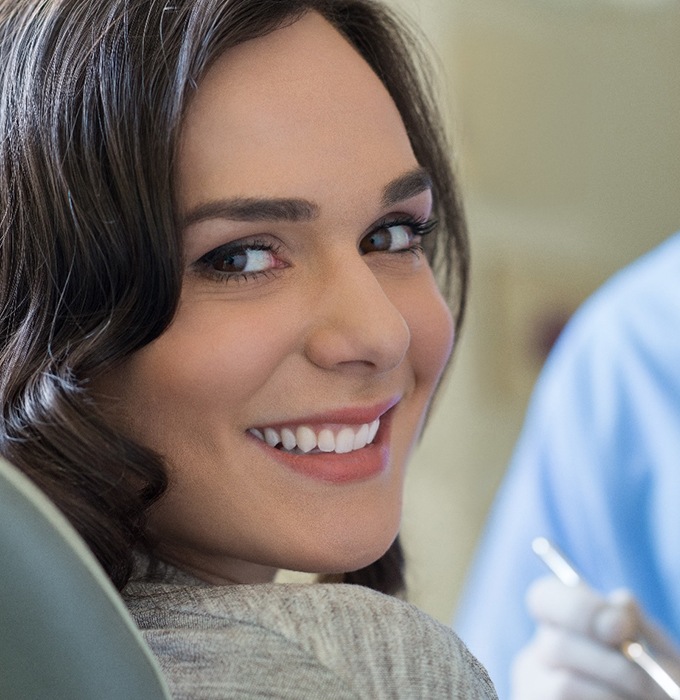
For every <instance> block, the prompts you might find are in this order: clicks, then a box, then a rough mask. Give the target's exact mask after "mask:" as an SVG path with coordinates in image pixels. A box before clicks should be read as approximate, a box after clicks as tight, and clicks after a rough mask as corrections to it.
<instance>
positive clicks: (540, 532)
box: [454, 233, 680, 700]
mask: <svg viewBox="0 0 680 700" xmlns="http://www.w3.org/2000/svg"><path fill="white" fill-rule="evenodd" d="M537 536H544V537H547V538H549V539H551V540H552V541H553V542H554V543H555V544H556V545H557V546H558V547H559V548H560V549H561V550H562V551H563V552H564V553H565V554H566V555H567V557H568V558H569V559H570V560H571V561H572V562H573V564H574V565H575V568H576V569H577V570H579V571H580V572H581V573H582V575H583V578H584V580H585V581H588V582H589V584H590V586H591V589H590V590H592V591H597V592H599V594H600V595H598V596H597V597H598V599H599V600H601V601H603V605H604V604H606V603H608V602H611V599H610V598H607V597H606V596H607V595H608V594H610V592H611V591H613V590H615V589H621V588H625V589H627V590H628V591H629V592H630V594H632V600H630V599H629V600H628V602H627V603H626V605H628V606H629V609H631V610H634V611H640V612H635V613H634V614H635V615H638V618H639V620H641V621H642V622H641V624H643V623H644V624H645V625H646V624H647V622H648V621H652V620H653V621H655V622H656V623H658V624H660V625H661V627H662V628H663V629H664V630H665V632H666V634H667V635H668V636H669V638H670V639H671V640H674V641H675V642H676V643H678V642H680V233H679V234H676V235H675V236H673V237H671V238H669V239H668V240H666V241H665V242H664V243H663V244H661V245H660V246H659V247H657V248H656V249H654V250H653V251H651V252H650V253H647V254H646V255H645V256H643V257H642V258H640V259H639V260H637V261H636V262H634V263H633V264H632V265H630V266H629V267H627V268H625V269H624V270H622V271H621V272H619V273H618V274H616V275H615V276H614V277H613V278H612V279H611V280H609V281H608V282H607V283H606V284H605V285H604V286H603V287H602V288H601V289H600V290H599V291H598V292H596V293H595V294H594V295H593V296H592V297H591V298H590V299H589V300H588V301H587V302H586V303H585V304H584V305H583V306H582V307H581V308H580V309H579V311H578V312H577V313H576V314H575V315H574V317H573V318H572V320H571V321H570V322H569V323H568V324H567V327H566V328H565V330H564V331H563V333H562V335H561V337H560V339H559V340H558V342H557V344H556V346H555V348H554V349H553V351H552V352H551V355H550V357H549V358H548V361H547V363H546V366H545V367H544V369H543V372H542V374H541V377H540V379H539V381H538V383H537V386H536V388H535V391H534V394H533V397H532V400H531V403H530V406H529V411H528V413H527V416H526V421H525V425H524V428H523V431H522V434H521V436H520V439H519V442H518V444H517V447H516V449H515V453H514V455H513V458H512V461H511V464H510V468H509V470H508V473H507V475H506V477H505V480H504V482H503V484H502V486H501V489H500V491H499V494H498V496H497V499H496V502H495V504H494V506H493V508H492V512H491V516H490V519H489V522H488V523H487V526H486V531H485V533H484V535H483V538H482V540H481V545H480V548H479V551H478V552H477V555H476V558H475V561H474V563H473V566H472V569H471V572H470V575H469V578H468V581H467V584H466V587H465V590H464V593H463V596H462V598H461V602H460V605H459V608H458V611H457V615H456V618H455V621H454V627H455V629H456V631H457V632H458V634H459V635H460V636H461V637H462V639H463V640H464V641H465V642H466V643H467V644H468V645H469V647H470V649H471V650H472V652H473V653H474V654H475V655H477V656H478V658H479V659H480V660H481V661H482V663H483V664H484V665H485V666H486V667H487V669H488V670H489V673H490V675H491V677H492V679H493V680H494V682H495V684H496V687H497V690H498V696H499V698H500V699H501V700H507V699H508V698H510V697H514V698H516V700H525V698H526V697H528V695H524V696H523V697H520V696H519V695H517V689H515V691H516V692H515V694H514V695H513V694H512V693H511V689H510V688H511V681H510V677H511V667H512V664H513V660H515V659H517V655H518V653H519V652H520V650H523V652H522V654H523V662H522V664H520V665H519V666H520V670H519V671H518V669H517V667H516V669H515V675H518V674H519V675H520V677H524V678H526V675H527V674H531V673H533V675H534V677H535V678H539V676H540V675H541V673H544V672H545V671H546V665H549V664H548V662H547V661H546V659H547V658H548V657H549V656H550V654H549V653H547V652H546V653H534V654H529V655H528V656H530V657H531V660H530V662H527V649H534V650H535V648H536V645H537V644H538V645H539V646H540V644H541V643H546V642H545V640H544V636H545V635H544V636H543V637H541V636H540V634H539V633H541V632H545V630H546V629H549V630H551V631H554V630H555V629H556V628H557V629H558V630H560V631H561V632H564V637H565V638H564V639H562V641H561V643H566V642H565V639H566V637H567V636H568V637H569V641H570V642H575V643H578V642H581V641H583V642H584V643H585V642H586V641H587V642H588V643H591V642H594V643H595V644H596V645H598V644H601V643H602V644H604V642H602V640H597V639H593V638H594V637H595V636H596V635H594V633H593V632H592V629H589V627H588V621H587V620H585V618H586V617H588V615H589V614H591V613H592V610H590V611H589V612H588V611H586V610H585V608H583V607H579V605H581V603H580V602H579V601H578V600H575V599H574V596H577V595H579V594H578V593H575V592H572V591H569V590H567V589H566V587H563V589H562V590H561V591H559V590H558V591H555V590H553V591H552V592H551V593H549V594H546V595H543V594H542V593H541V591H542V590H543V589H542V588H541V587H545V586H546V585H548V586H549V585H553V586H554V585H556V583H555V582H553V584H549V583H546V582H545V581H544V582H543V583H540V584H538V589H539V591H538V593H537V592H536V591H535V590H534V591H533V592H532V594H530V596H529V598H530V605H533V608H532V612H533V617H532V615H531V614H530V613H529V611H528V610H527V605H526V598H527V591H528V590H529V589H530V586H531V585H532V582H534V580H535V579H537V578H539V577H542V576H545V574H546V568H545V566H544V565H543V563H542V562H541V561H540V560H539V559H538V558H537V557H536V556H535V555H534V553H533V552H532V548H531V543H532V540H533V539H534V538H535V537H537ZM543 593H545V590H543ZM532 596H533V597H534V598H535V599H540V601H539V602H538V603H536V600H534V601H533V603H532V601H531V597H532ZM546 596H547V597H546ZM551 596H552V606H553V607H555V606H557V607H560V606H564V610H567V607H568V606H569V605H571V606H572V608H571V610H572V611H576V612H574V613H573V614H572V613H571V612H570V613H569V616H571V617H572V618H573V617H574V616H577V617H578V615H581V616H582V617H583V618H584V619H583V620H581V621H580V622H579V623H578V624H576V623H575V625H576V627H578V626H579V624H581V623H583V625H582V627H583V628H582V629H576V630H574V629H568V628H569V624H567V623H564V620H562V621H555V620H546V617H545V609H546V608H545V601H546V600H548V601H550V600H551ZM600 596H601V597H600ZM624 597H625V596H624ZM629 598H630V596H629ZM541 601H542V602H541ZM632 601H635V603H633V602H632ZM548 608H550V604H548ZM564 610H563V611H562V612H564ZM560 614H561V613H560ZM584 616H585V617H584ZM548 617H549V615H548ZM564 617H567V615H566V613H565V615H564ZM537 620H538V631H537ZM584 620H585V622H584ZM591 622H592V621H591ZM547 623H549V624H547ZM563 623H564V626H563V627H561V626H560V625H563ZM590 626H591V627H592V626H593V625H590ZM574 635H576V636H575V637H574ZM579 635H581V636H579ZM588 636H590V638H589V639H587V640H586V639H585V637H588ZM551 643H552V644H553V646H554V645H555V644H557V643H560V642H555V640H553V641H552V642H551ZM605 646H606V644H605ZM560 648H561V650H562V652H564V648H563V647H560ZM579 649H580V650H581V651H584V650H585V649H587V646H584V647H579ZM543 651H544V652H545V649H544V650H543ZM552 651H553V652H554V649H553V650H552ZM591 651H592V650H591ZM556 656H557V660H555V658H553V660H552V662H551V663H554V664H555V667H556V668H557V671H559V672H561V674H562V675H561V679H562V682H561V687H562V691H561V692H562V695H558V694H555V695H554V697H564V698H566V697H572V696H573V697H575V698H576V697H589V698H590V697H598V698H600V697H601V698H609V697H612V698H613V697H640V698H641V700H642V698H644V699H645V700H649V698H650V697H652V696H651V695H644V694H643V695H638V694H636V693H637V692H642V693H644V692H648V693H649V692H651V691H648V690H647V691H645V690H640V691H632V690H631V688H633V687H634V686H635V683H633V682H630V683H628V685H627V686H626V688H627V692H628V694H626V695H617V694H616V693H615V691H613V690H611V689H609V690H611V694H606V693H605V694H600V695H596V694H592V695H586V694H585V691H583V694H581V695H578V694H572V695H571V696H570V695H568V694H566V693H565V692H564V685H565V683H564V678H565V676H568V677H569V678H570V679H571V680H572V681H573V680H574V678H576V679H577V680H578V681H579V682H582V681H584V676H585V677H587V678H586V681H587V683H590V681H593V684H594V687H597V688H598V689H599V690H602V688H603V687H605V688H606V687H607V683H608V682H609V681H608V680H607V677H609V678H610V679H611V678H612V677H616V678H618V679H622V680H623V681H624V682H627V681H626V678H625V674H626V673H629V672H630V673H636V672H638V671H639V669H634V671H631V668H630V667H632V664H630V662H627V661H626V660H625V659H623V657H622V656H621V655H620V654H619V653H618V652H616V654H615V658H616V660H617V663H618V662H619V661H620V660H621V659H623V661H624V665H623V666H622V667H617V668H616V669H612V668H609V667H608V662H605V661H603V662H602V663H601V664H600V665H599V668H597V669H595V670H593V669H590V670H589V671H588V670H584V669H582V668H580V667H579V664H578V663H577V662H575V661H573V659H572V660H571V661H570V662H569V663H570V664H571V666H570V667H569V668H567V669H566V670H565V668H560V666H561V665H562V666H563V665H567V661H564V662H563V661H561V660H560V659H563V658H565V657H566V656H568V654H565V653H562V654H557V655H556ZM577 656H578V654H577ZM553 657H555V654H554V653H553ZM527 663H528V664H529V665H528V666H527ZM531 664H534V665H533V667H532V666H531ZM553 670H554V669H553ZM600 671H601V674H600ZM589 674H592V676H594V678H593V677H591V676H590V675H589ZM600 675H601V676H602V677H599V676H600ZM520 681H521V678H520ZM624 684H625V683H624ZM520 685H521V683H520ZM556 685H560V684H556ZM546 687H547V686H546ZM570 687H575V686H574V685H573V684H572V686H570ZM541 692H542V693H543V694H542V695H541V696H540V697H543V698H545V700H548V698H549V697H551V695H550V693H549V692H548V690H546V688H543V690H542V691H541ZM589 692H590V691H589ZM608 692H609V691H608Z"/></svg>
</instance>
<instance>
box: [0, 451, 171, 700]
mask: <svg viewBox="0 0 680 700" xmlns="http://www.w3.org/2000/svg"><path fill="white" fill-rule="evenodd" d="M169 697H170V693H169V692H168V690H167V686H166V685H165V681H164V680H163V678H162V675H161V672H160V670H159V668H158V666H157V664H156V661H155V659H154V657H153V655H152V654H151V651H150V650H149V649H148V647H147V646H146V643H145V642H144V640H143V638H142V636H141V634H140V632H139V631H138V630H137V628H136V627H135V624H134V622H133V621H132V618H131V617H130V615H129V613H128V612H127V610H126V608H125V605H124V604H123V602H122V599H121V598H120V596H119V594H118V592H117V591H116V590H115V588H114V587H113V585H112V584H111V582H110V580H109V579H108V577H107V576H106V574H105V573H104V571H103V569H102V568H101V566H100V565H99V563H98V562H97V561H96V559H95V558H94V556H93V555H92V553H91V552H90V550H89V549H88V547H87V545H86V544H85V542H84V541H83V540H82V538H81V537H80V536H79V535H78V533H77V532H76V531H75V530H74V529H73V527H72V526H71V525H70V524H69V523H68V521H67V520H66V518H64V516H63V515H62V514H61V513H60V512H59V511H58V510H57V508H56V507H55V506H54V505H53V504H52V502H51V501H50V500H49V499H48V498H47V497H46V496H45V495H44V494H43V493H42V491H40V489H38V488H37V487H36V486H35V485H34V484H33V482H32V481H30V480H29V479H28V478H27V477H26V476H24V475H23V474H22V473H21V472H20V471H19V470H18V469H16V468H15V467H13V466H12V465H10V464H8V463H7V462H6V461H4V460H2V459H0V698H8V699H9V698H11V699H12V700H38V699H40V700H46V699H47V698H68V699H69V700H137V699H139V700H156V699H158V700H161V699H165V700H167V699H168V698H169Z"/></svg>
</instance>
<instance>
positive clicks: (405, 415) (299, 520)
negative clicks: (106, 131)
mask: <svg viewBox="0 0 680 700" xmlns="http://www.w3.org/2000/svg"><path fill="white" fill-rule="evenodd" d="M417 168H418V163H417V161H416V159H415V156H414V155H413V152H412V149H411V146H410V143H409V140H408V138H407V134H406V131H405V129H404V126H403V124H402V121H401V118H400V115H399V113H398V111H397V109H396V107H395V106H394V104H393V102H392V100H391V98H390V97H389V94H388V93H387V91H386V90H385V89H384V87H383V86H382V84H381V83H380V81H379V80H378V78H377V77H376V76H375V75H374V74H373V73H372V71H371V70H370V68H369V67H368V65H367V64H366V63H365V62H364V61H363V59H362V58H361V57H360V56H359V55H358V54H357V53H356V52H355V51H354V49H353V48H352V47H351V46H350V45H349V44H348V43H347V42H346V41H345V40H344V39H343V38H342V37H341V35H340V34H339V33H337V32H336V31H335V29H333V28H332V26H331V25H330V24H328V23H327V22H326V21H325V20H324V19H322V18H321V17H320V16H318V15H316V14H313V13H310V14H307V15H305V16H304V17H303V18H302V19H300V20H298V21H297V22H296V23H294V24H293V25H291V26H288V27H285V28H282V29H279V30H276V31H275V32H272V33H271V34H269V35H267V36H265V37H262V38H259V39H256V40H253V41H250V42H247V43H245V44H242V45H240V46H238V47H236V48H235V49H231V50H229V51H228V52H227V53H226V54H225V55H224V56H222V57H221V59H220V60H219V61H218V62H217V63H216V64H215V65H213V66H212V68H211V69H210V70H209V72H208V73H207V75H206V76H205V78H204V80H203V81H202V82H201V83H200V84H199V86H198V89H197V91H196V93H195V96H194V97H193V99H192V101H191V103H190V107H189V110H188V114H187V116H186V121H185V125H184V130H183V134H182V138H181V144H180V152H179V158H178V163H177V173H176V175H177V188H178V189H177V197H178V203H179V208H180V212H181V215H182V216H183V217H184V220H185V223H186V226H185V228H184V240H185V260H186V267H185V276H184V282H183V287H182V296H181V302H180V307H179V310H178V312H177V315H176V317H175V318H174V320H173V322H172V324H171V325H170V327H169V328H168V329H167V330H166V331H165V332H164V333H163V334H162V335H161V336H160V337H159V338H158V339H156V340H155V341H154V342H152V343H151V344H149V345H147V346H145V347H144V348H142V349H141V350H139V351H138V352H136V353H135V354H134V355H133V356H131V357H130V358H129V359H128V360H127V361H126V362H125V363H124V364H123V365H122V366H120V367H118V368H116V369H115V370H112V371H111V372H110V373H109V374H108V375H107V376H106V377H104V378H103V379H102V380H101V381H100V382H99V389H100V391H101V392H102V394H104V395H105V396H106V397H108V399H109V400H110V405H111V407H112V411H113V419H114V420H115V421H116V422H118V423H119V424H120V425H122V426H123V427H124V428H125V429H126V430H127V431H128V432H129V433H131V434H132V435H133V436H134V437H135V438H136V439H138V440H139V441H140V442H142V443H143V444H145V445H147V446H149V447H151V448H152V449H154V450H156V451H157V452H159V453H160V454H161V455H162V456H163V457H164V458H165V460H166V463H167V467H168V473H169V479H170V486H169V489H168V492H167V493H166V495H165V496H164V498H163V499H162V500H161V501H160V502H159V503H158V504H157V505H156V506H155V507H154V509H153V510H152V511H151V514H150V526H151V530H152V534H153V536H154V537H155V538H156V539H157V541H158V550H159V555H160V556H161V557H162V558H164V559H166V560H168V561H171V562H172V563H174V564H176V565H178V566H180V567H181V568H183V569H185V570H188V571H191V572H193V573H194V574H196V575H198V576H199V577H201V578H203V579H205V580H207V581H211V582H215V583H222V582H257V581H266V580H270V579H271V578H272V577H273V575H274V573H275V571H276V569H278V568H287V569H297V570H302V571H313V572H319V573H321V572H323V573H330V572H340V571H352V570H355V569H358V568H361V567H363V566H365V565H367V564H369V563H370V562H372V561H374V560H376V559H377V558H379V557H380V556H381V555H382V554H383V553H384V552H385V551H386V549H387V548H388V547H389V545H390V544H391V542H392V541H393V539H394V537H395V536H396V534H397V531H398V528H399V523H400V517H401V503H402V487H403V478H404V471H405V467H406V462H407V459H408V456H409V454H410V452H411V449H412V447H413V445H414V443H415V440H416V439H417V436H418V434H419V432H420V429H421V427H422V421H423V416H424V412H425V410H426V408H427V406H428V404H429V401H430V400H431V397H432V394H433V392H434V390H435V388H436V385H437V383H438V380H439V378H440V376H441V372H442V371H443V368H444V366H445V363H446V360H447V359H448V356H449V354H450V352H451V348H452V344H453V326H452V321H451V317H450V314H449V312H448V310H447V308H446V305H445V303H444V301H443V299H442V297H441V295H440V293H439V291H438V289H437V286H436V284H435V281H434V279H433V276H432V273H431V270H430V268H429V266H428V263H427V261H426V259H425V257H424V256H423V255H422V254H419V253H418V252H414V251H408V250H407V251H405V252H404V251H397V250H393V251H392V250H374V251H371V252H366V251H365V249H362V248H361V247H360V245H362V241H363V242H365V241H366V236H367V233H370V232H373V231H375V230H376V227H377V228H378V229H379V228H380V223H381V222H382V221H383V220H384V219H385V218H387V219H388V220H390V221H394V220H395V219H403V218H404V217H405V216H408V217H411V218H413V217H415V218H417V219H418V220H426V219H427V218H428V217H429V216H430V208H431V199H432V198H431V193H430V191H429V189H423V187H422V186H420V187H417V186H416V187H415V193H414V190H412V191H410V192H405V193H402V196H400V197H398V199H399V201H395V202H391V203H389V204H386V202H385V188H386V187H387V186H388V185H389V184H390V183H392V182H393V181H395V180H396V179H398V178H400V177H401V176H403V175H404V174H406V173H409V172H410V171H414V170H417ZM417 183H418V178H416V184H417ZM417 190H422V191H420V192H417ZM404 197H405V198H404ZM234 198H240V199H241V200H243V199H245V200H250V199H253V198H258V199H261V198H269V199H272V198H273V199H277V200H278V199H280V198H286V199H295V200H305V202H306V203H307V204H306V210H308V211H307V213H308V214H310V216H308V217H307V218H306V219H305V220H297V221H289V220H283V219H281V218H280V217H279V218H277V217H272V216H271V215H268V216H263V217H262V216H261V217H260V220H257V221H253V220H237V219H236V218H233V217H234V214H233V213H232V214H231V215H230V216H231V217H232V218H225V217H224V216H218V215H217V212H216V203H219V202H223V201H224V200H233V199H234ZM309 205H311V206H309ZM404 230H406V231H407V232H409V233H410V230H411V229H409V228H408V227H403V226H401V227H393V228H392V229H390V231H386V232H385V231H383V233H386V238H387V240H388V242H392V243H393V244H394V243H395V241H396V242H399V241H400V240H402V238H403V234H404ZM396 234H400V235H401V236H402V238H399V236H396ZM431 235H435V234H431ZM235 241H243V242H247V243H249V244H251V245H252V243H253V241H254V242H255V243H256V245H257V246H258V247H260V248H261V247H267V246H268V247H269V248H270V249H269V250H267V251H261V250H257V251H255V252H253V251H252V250H251V252H249V253H248V254H247V255H248V256H250V257H248V264H249V265H250V266H251V267H254V268H257V267H259V268H264V269H263V270H260V274H253V275H248V274H245V275H233V274H230V273H229V272H224V271H220V270H216V269H215V266H214V265H212V266H211V264H209V263H206V262H205V258H204V259H203V262H199V261H200V260H201V259H202V258H203V256H205V255H206V254H207V253H209V252H210V251H212V250H214V249H215V248H217V247H219V246H224V245H225V244H230V243H232V242H235ZM415 242H416V243H417V239H416V240H415ZM409 245H410V243H409ZM272 247H273V250H272V249H271V248H272ZM252 261H255V262H254V264H251V263H252ZM111 399H112V400H111ZM396 400H398V403H397V404H396V405H395V406H394V408H393V409H392V410H391V411H390V412H389V419H385V420H383V425H382V427H381V430H380V433H379V434H378V437H377V438H376V443H377V446H375V447H373V448H370V449H372V450H373V452H372V453H371V454H374V453H375V451H376V450H377V449H379V450H380V454H381V455H382V461H381V462H380V469H378V470H377V472H376V473H373V472H372V473H371V474H368V475H365V476H363V477H361V478H357V477H356V475H355V476H353V477H352V478H347V479H345V480H343V479H335V480H329V479H325V478H318V477H315V476H314V475H313V472H314V469H313V467H312V468H311V471H312V475H310V474H309V473H301V472H300V471H297V470H295V469H291V468H290V466H289V465H288V464H287V463H286V462H285V460H284V461H281V460H280V459H278V458H277V452H276V451H274V450H273V448H270V447H267V446H266V445H264V443H262V442H260V441H258V440H257V439H255V438H253V436H252V435H251V434H249V432H248V430H249V429H251V428H254V427H259V428H262V427H266V426H280V425H286V424H290V423H297V422H299V419H300V418H304V417H309V416H318V415H323V414H328V413H329V412H337V411H339V410H343V411H345V410H348V409H349V410H361V411H364V410H367V411H368V412H369V413H370V412H371V411H373V412H375V411H382V410H383V409H384V407H385V406H389V405H391V404H392V403H393V402H394V401H396ZM376 407H378V408H376ZM320 422H321V423H324V424H325V423H326V421H323V420H321V421H320ZM347 422H349V423H352V422H354V421H351V420H348V421H347ZM315 427H316V426H315ZM330 427H334V428H337V427H339V426H338V423H337V422H334V421H330ZM365 449H369V448H365ZM359 452H363V451H362V450H360V451H359ZM352 454H354V455H355V453H352ZM332 458H334V459H335V460H336V462H337V465H338V469H339V472H340V473H341V474H342V473H344V471H343V470H344V469H345V466H346V467H347V469H349V472H350V473H352V472H351V467H352V465H353V464H354V463H355V462H354V461H353V460H355V459H356V455H355V456H354V457H353V456H352V455H350V456H344V457H340V458H337V457H335V456H332ZM300 459H301V460H304V459H305V458H304V457H301V458H300ZM318 459H319V458H318V456H317V457H314V458H313V459H311V460H309V461H310V463H311V464H312V465H313V464H314V460H317V461H318ZM343 460H346V461H343Z"/></svg>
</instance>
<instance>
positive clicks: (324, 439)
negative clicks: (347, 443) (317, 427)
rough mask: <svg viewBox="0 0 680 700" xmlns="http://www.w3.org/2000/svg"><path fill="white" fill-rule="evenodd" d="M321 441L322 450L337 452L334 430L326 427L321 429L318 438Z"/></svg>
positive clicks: (320, 447)
mask: <svg viewBox="0 0 680 700" xmlns="http://www.w3.org/2000/svg"><path fill="white" fill-rule="evenodd" d="M317 440H318V443H319V449H320V450H321V451H322V452H335V435H333V431H332V430H329V429H328V428H324V429H323V430H321V431H319V437H318V438H317Z"/></svg>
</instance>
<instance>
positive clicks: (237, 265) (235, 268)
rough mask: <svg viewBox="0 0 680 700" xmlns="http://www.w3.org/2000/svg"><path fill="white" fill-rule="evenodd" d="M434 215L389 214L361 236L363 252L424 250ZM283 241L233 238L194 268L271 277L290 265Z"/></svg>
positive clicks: (243, 277) (239, 277)
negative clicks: (423, 217) (284, 253)
mask: <svg viewBox="0 0 680 700" xmlns="http://www.w3.org/2000/svg"><path fill="white" fill-rule="evenodd" d="M437 226H438V221H437V220H436V219H434V218H429V219H418V218H416V217H412V216H397V217H386V218H385V219H382V220H381V221H379V222H378V223H376V224H375V225H374V226H372V227H371V229H370V230H369V231H368V232H367V233H366V234H365V235H364V236H363V237H362V238H361V240H360V241H359V246H358V248H359V252H360V254H361V255H374V254H389V255H402V254H405V253H411V254H413V255H416V256H417V257H420V256H421V255H422V253H423V246H422V238H423V237H424V236H427V235H428V234H430V233H432V232H433V231H435V230H436V228H437ZM282 248H283V246H282V244H281V242H280V241H279V240H278V239H277V238H275V237H272V236H266V237H253V238H246V239H241V240H238V241H233V242H231V243H227V244H225V245H221V246H219V247H217V248H214V249H213V250H211V251H209V252H208V253H206V254H205V255H203V256H202V257H201V258H199V259H198V260H197V261H196V262H195V263H194V264H193V265H192V268H193V270H194V271H195V272H197V273H198V274H199V275H201V276H204V277H208V278H210V279H216V280H219V281H223V282H245V281H250V280H254V279H256V278H258V277H263V276H264V277H269V276H272V275H274V274H276V273H277V272H279V271H281V270H282V269H285V268H286V267H289V264H288V263H287V262H286V260H285V256H284V255H282V252H283V251H282Z"/></svg>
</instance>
